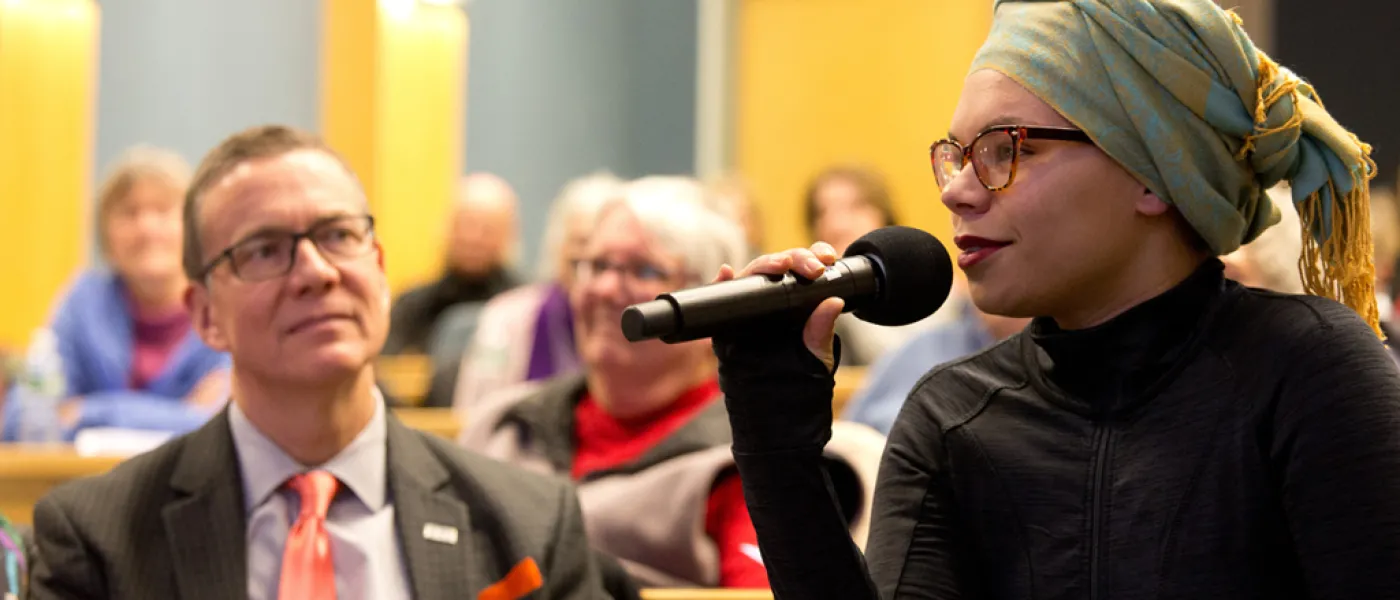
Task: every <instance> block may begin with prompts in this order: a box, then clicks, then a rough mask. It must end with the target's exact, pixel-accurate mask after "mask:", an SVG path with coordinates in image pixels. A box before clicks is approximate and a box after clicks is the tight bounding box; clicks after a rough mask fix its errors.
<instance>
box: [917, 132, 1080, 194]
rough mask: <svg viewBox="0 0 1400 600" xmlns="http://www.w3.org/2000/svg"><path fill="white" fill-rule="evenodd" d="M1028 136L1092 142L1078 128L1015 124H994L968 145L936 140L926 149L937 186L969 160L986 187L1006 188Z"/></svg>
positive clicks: (958, 171) (943, 185)
mask: <svg viewBox="0 0 1400 600" xmlns="http://www.w3.org/2000/svg"><path fill="white" fill-rule="evenodd" d="M1028 139H1037V140H1056V141H1062V142H1088V143H1093V140H1092V139H1091V138H1090V137H1089V134H1087V133H1084V131H1083V130H1080V129H1073V128H1069V127H1024V126H1018V125H1007V126H1005V127H993V128H991V129H988V130H986V131H983V132H982V133H980V134H978V135H977V138H976V139H974V140H972V143H971V144H970V145H968V146H967V147H963V145H962V144H959V143H958V142H957V141H955V140H947V139H945V140H939V141H937V142H934V143H933V145H932V146H930V147H929V149H928V153H929V160H930V161H931V162H932V163H933V177H934V179H937V180H938V189H939V190H945V189H947V188H948V183H949V182H951V181H952V180H953V178H954V177H956V176H957V175H958V173H961V172H962V170H963V167H965V166H967V163H968V161H971V162H972V170H973V171H975V172H976V173H977V180H978V181H981V182H982V185H983V186H984V187H986V188H987V189H988V190H991V191H993V192H995V191H998V190H1004V189H1006V188H1007V187H1008V186H1010V185H1011V182H1012V180H1014V179H1015V178H1016V165H1017V164H1018V163H1019V162H1020V159H1021V142H1023V141H1025V140H1028Z"/></svg>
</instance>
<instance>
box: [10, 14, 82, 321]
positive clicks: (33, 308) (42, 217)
mask: <svg viewBox="0 0 1400 600" xmlns="http://www.w3.org/2000/svg"><path fill="white" fill-rule="evenodd" d="M99 20H100V17H99V12H98V8H97V6H96V5H95V4H94V3H93V2H92V0H0V256H3V257H4V258H3V259H0V288H3V290H4V293H0V347H10V348H17V347H21V346H23V345H24V344H26V343H28V340H29V334H30V333H31V332H32V331H33V330H34V329H35V328H36V327H39V326H41V325H43V324H44V322H45V321H46V320H47V319H48V316H49V312H50V310H51V306H52V305H53V303H54V301H55V300H56V297H57V295H58V294H59V293H60V292H61V291H62V288H63V287H64V285H65V284H66V283H67V282H68V281H69V280H70V279H71V278H72V277H73V276H74V274H75V272H76V271H77V270H78V269H79V268H80V267H81V265H82V264H83V262H84V257H85V256H87V252H88V248H87V240H88V213H89V210H88V206H89V205H90V203H91V199H90V197H89V196H90V185H91V184H90V178H91V175H90V174H91V171H92V147H93V138H94V134H93V126H94V115H93V112H94V110H93V108H94V97H95V88H96V82H97V53H98V50H97V39H98V29H99Z"/></svg>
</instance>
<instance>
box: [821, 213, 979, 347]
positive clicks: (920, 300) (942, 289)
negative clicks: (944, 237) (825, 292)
mask: <svg viewBox="0 0 1400 600" xmlns="http://www.w3.org/2000/svg"><path fill="white" fill-rule="evenodd" d="M858 255H864V256H869V257H871V258H874V259H875V262H876V263H877V264H878V265H879V266H880V269H881V271H882V275H883V277H882V278H881V280H880V293H879V295H878V296H877V297H876V299H875V300H874V301H873V302H871V303H870V304H869V305H867V306H863V307H861V308H860V310H857V311H855V315H856V318H859V319H860V320H862V321H868V322H870V323H874V324H876V325H886V326H897V325H908V324H910V323H914V322H917V321H920V320H923V319H924V318H925V317H928V316H929V315H931V314H933V312H934V311H936V310H938V307H940V306H943V302H944V301H946V300H947V299H948V291H949V290H951V289H952V287H953V261H952V260H951V259H950V258H948V250H947V249H946V248H944V247H943V244H942V242H939V241H938V239H937V238H935V237H933V236H932V235H929V234H928V232H926V231H923V230H921V229H915V228H913V227H904V226H900V225H893V226H890V227H881V228H879V229H876V230H875V231H872V232H870V233H867V234H865V235H864V236H861V238H860V239H858V240H856V241H855V242H854V243H852V244H851V245H850V247H849V248H847V249H846V256H858Z"/></svg>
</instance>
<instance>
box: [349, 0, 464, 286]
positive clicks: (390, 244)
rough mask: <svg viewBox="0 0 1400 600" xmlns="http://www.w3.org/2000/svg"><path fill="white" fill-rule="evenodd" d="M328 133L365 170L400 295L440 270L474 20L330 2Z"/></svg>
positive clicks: (392, 3)
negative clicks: (468, 40) (471, 25)
mask: <svg viewBox="0 0 1400 600" xmlns="http://www.w3.org/2000/svg"><path fill="white" fill-rule="evenodd" d="M323 7H324V10H325V11H326V17H325V22H326V24H327V25H326V33H325V35H324V36H323V39H324V40H325V42H324V43H325V44H326V51H325V52H323V57H322V61H323V66H322V72H323V77H325V81H324V83H323V88H322V89H323V92H322V100H321V102H322V120H323V123H322V130H323V131H324V132H325V135H326V139H327V141H328V142H329V143H330V144H331V145H332V146H333V147H335V148H336V149H337V150H339V151H340V152H342V153H343V154H345V155H346V158H347V160H349V161H350V163H351V164H352V165H354V166H355V168H356V169H357V170H358V171H359V173H360V176H361V179H362V180H363V182H364V184H365V189H366V192H367V193H368V195H369V200H370V206H371V208H372V209H373V211H374V213H375V215H376V218H377V226H378V235H379V239H380V240H381V242H382V243H383V244H384V248H385V253H386V264H387V266H388V270H389V282H390V285H391V286H392V287H393V289H394V291H395V293H398V292H402V291H403V290H404V289H405V288H407V287H409V286H412V285H415V284H418V283H421V282H423V281H426V280H429V279H432V278H435V277H437V276H438V274H439V272H440V270H441V269H442V259H443V242H444V233H445V232H446V227H445V222H446V215H447V212H448V207H449V206H450V204H451V202H452V201H453V195H454V190H455V187H456V182H457V180H458V178H459V177H460V176H461V164H462V135H463V128H462V122H463V113H464V111H465V98H464V96H465V93H466V81H465V77H466V68H467V35H468V27H467V16H466V14H465V13H463V12H462V10H461V9H460V8H455V7H451V6H429V5H422V4H417V3H415V2H411V1H404V0H388V1H386V0H379V1H375V0H323Z"/></svg>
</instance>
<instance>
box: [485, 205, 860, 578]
mask: <svg viewBox="0 0 1400 600" xmlns="http://www.w3.org/2000/svg"><path fill="white" fill-rule="evenodd" d="M745 252H746V248H745V240H744V236H743V230H742V228H741V227H740V226H739V224H738V222H737V221H736V220H735V219H733V218H732V217H731V216H729V215H724V214H720V213H719V212H717V211H716V210H714V207H713V205H711V204H709V203H708V202H707V201H706V199H705V196H704V191H703V188H701V187H700V186H699V184H698V183H697V182H694V181H692V180H689V179H684V178H676V177H651V178H645V179H641V180H638V181H635V182H632V183H631V184H629V185H628V186H627V187H626V189H625V192H624V195H623V197H621V198H619V199H616V200H613V201H610V202H608V203H606V204H605V205H604V206H603V207H602V209H601V210H600V211H599V213H598V215H597V217H596V218H595V220H594V221H593V227H591V235H590V236H589V237H588V240H587V243H586V244H585V245H584V246H583V248H582V252H581V253H580V255H579V256H578V260H577V261H576V263H575V268H574V272H575V283H574V287H573V288H572V289H571V290H570V294H569V304H570V305H571V306H572V307H573V313H574V315H575V331H576V334H577V344H578V349H579V356H580V357H581V358H582V360H583V365H584V368H583V371H582V372H581V373H578V374H573V375H567V376H563V377H556V378H553V379H550V380H547V381H543V382H540V383H539V384H538V385H533V386H529V387H528V388H524V389H518V390H515V391H512V392H507V393H504V394H502V395H500V396H497V397H494V398H490V399H487V400H485V401H483V403H481V404H480V405H478V406H477V407H476V408H474V409H473V411H472V416H471V419H470V423H469V425H468V429H467V430H466V432H465V433H464V435H463V441H464V444H465V445H466V446H467V447H468V448H471V449H473V450H477V451H480V452H483V453H485V454H487V455H488V456H492V457H494V458H497V459H501V460H504V461H507V462H511V463H515V464H519V465H522V466H524V467H527V468H530V469H535V470H539V471H543V472H548V473H555V474H559V475H562V476H567V477H570V478H572V479H573V480H575V481H577V482H579V495H580V500H581V502H582V504H583V509H584V518H585V520H586V523H587V528H588V531H589V535H590V538H591V540H592V542H593V544H594V546H595V547H596V548H597V549H598V550H599V551H601V552H603V553H605V554H607V555H610V556H612V557H615V558H616V559H618V561H619V562H620V563H622V565H623V566H624V567H625V568H626V569H627V571H628V572H629V573H630V574H631V575H632V577H633V578H634V579H635V580H636V581H637V582H638V583H639V584H641V585H642V586H645V587H663V586H684V587H750V588H752V587H758V588H765V587H767V585H768V580H767V575H766V573H765V570H764V567H763V564H762V562H761V561H760V560H759V558H758V556H757V545H756V544H757V539H756V537H755V533H754V530H753V525H752V524H751V523H750V521H749V516H748V509H747V507H746V506H745V504H744V496H743V490H742V487H741V485H740V483H739V479H738V476H737V474H736V472H735V470H734V464H733V456H732V454H731V452H730V449H729V447H730V436H729V432H728V426H727V420H726V418H727V417H726V413H725V408H724V403H723V401H721V399H720V394H719V383H718V381H717V379H716V359H715V356H714V354H713V352H712V351H711V348H710V344H709V341H708V340H697V341H692V342H687V343H681V344H666V343H663V342H660V341H657V340H651V341H646V342H641V343H632V342H629V341H628V340H627V339H626V338H625V337H624V336H623V334H622V331H621V327H620V326H619V322H620V320H621V316H622V312H623V310H624V309H625V308H626V307H627V306H629V305H632V304H635V303H638V302H643V301H647V300H651V299H652V298H655V297H656V296H657V295H658V294H662V293H666V292H670V291H674V290H677V289H681V288H685V287H691V286H695V285H698V284H700V283H701V282H702V281H703V280H704V276H705V275H704V274H705V273H708V272H710V271H713V270H715V269H718V268H719V267H720V265H723V264H727V263H732V262H734V261H737V260H742V259H743V258H744V257H745ZM872 435H874V436H875V437H876V438H879V436H878V435H877V434H874V433H873V432H872ZM881 441H882V440H881ZM880 445H882V444H880V443H877V444H875V445H874V447H876V448H878V447H879V446H880ZM869 462H870V463H871V468H870V469H869V471H871V473H870V475H871V478H872V480H873V470H874V469H873V463H874V462H875V461H874V460H871V461H869ZM843 464H844V463H843ZM854 469H855V468H854V467H852V468H851V469H847V470H846V471H844V472H846V473H847V474H850V472H851V471H852V470H854ZM849 481H850V478H847V481H846V482H847V483H848V482H849ZM838 487H841V488H842V489H845V490H850V489H853V488H855V489H859V488H858V486H850V485H841V486H838ZM854 504H860V503H859V502H857V503H854ZM639 515H644V518H639Z"/></svg>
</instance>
